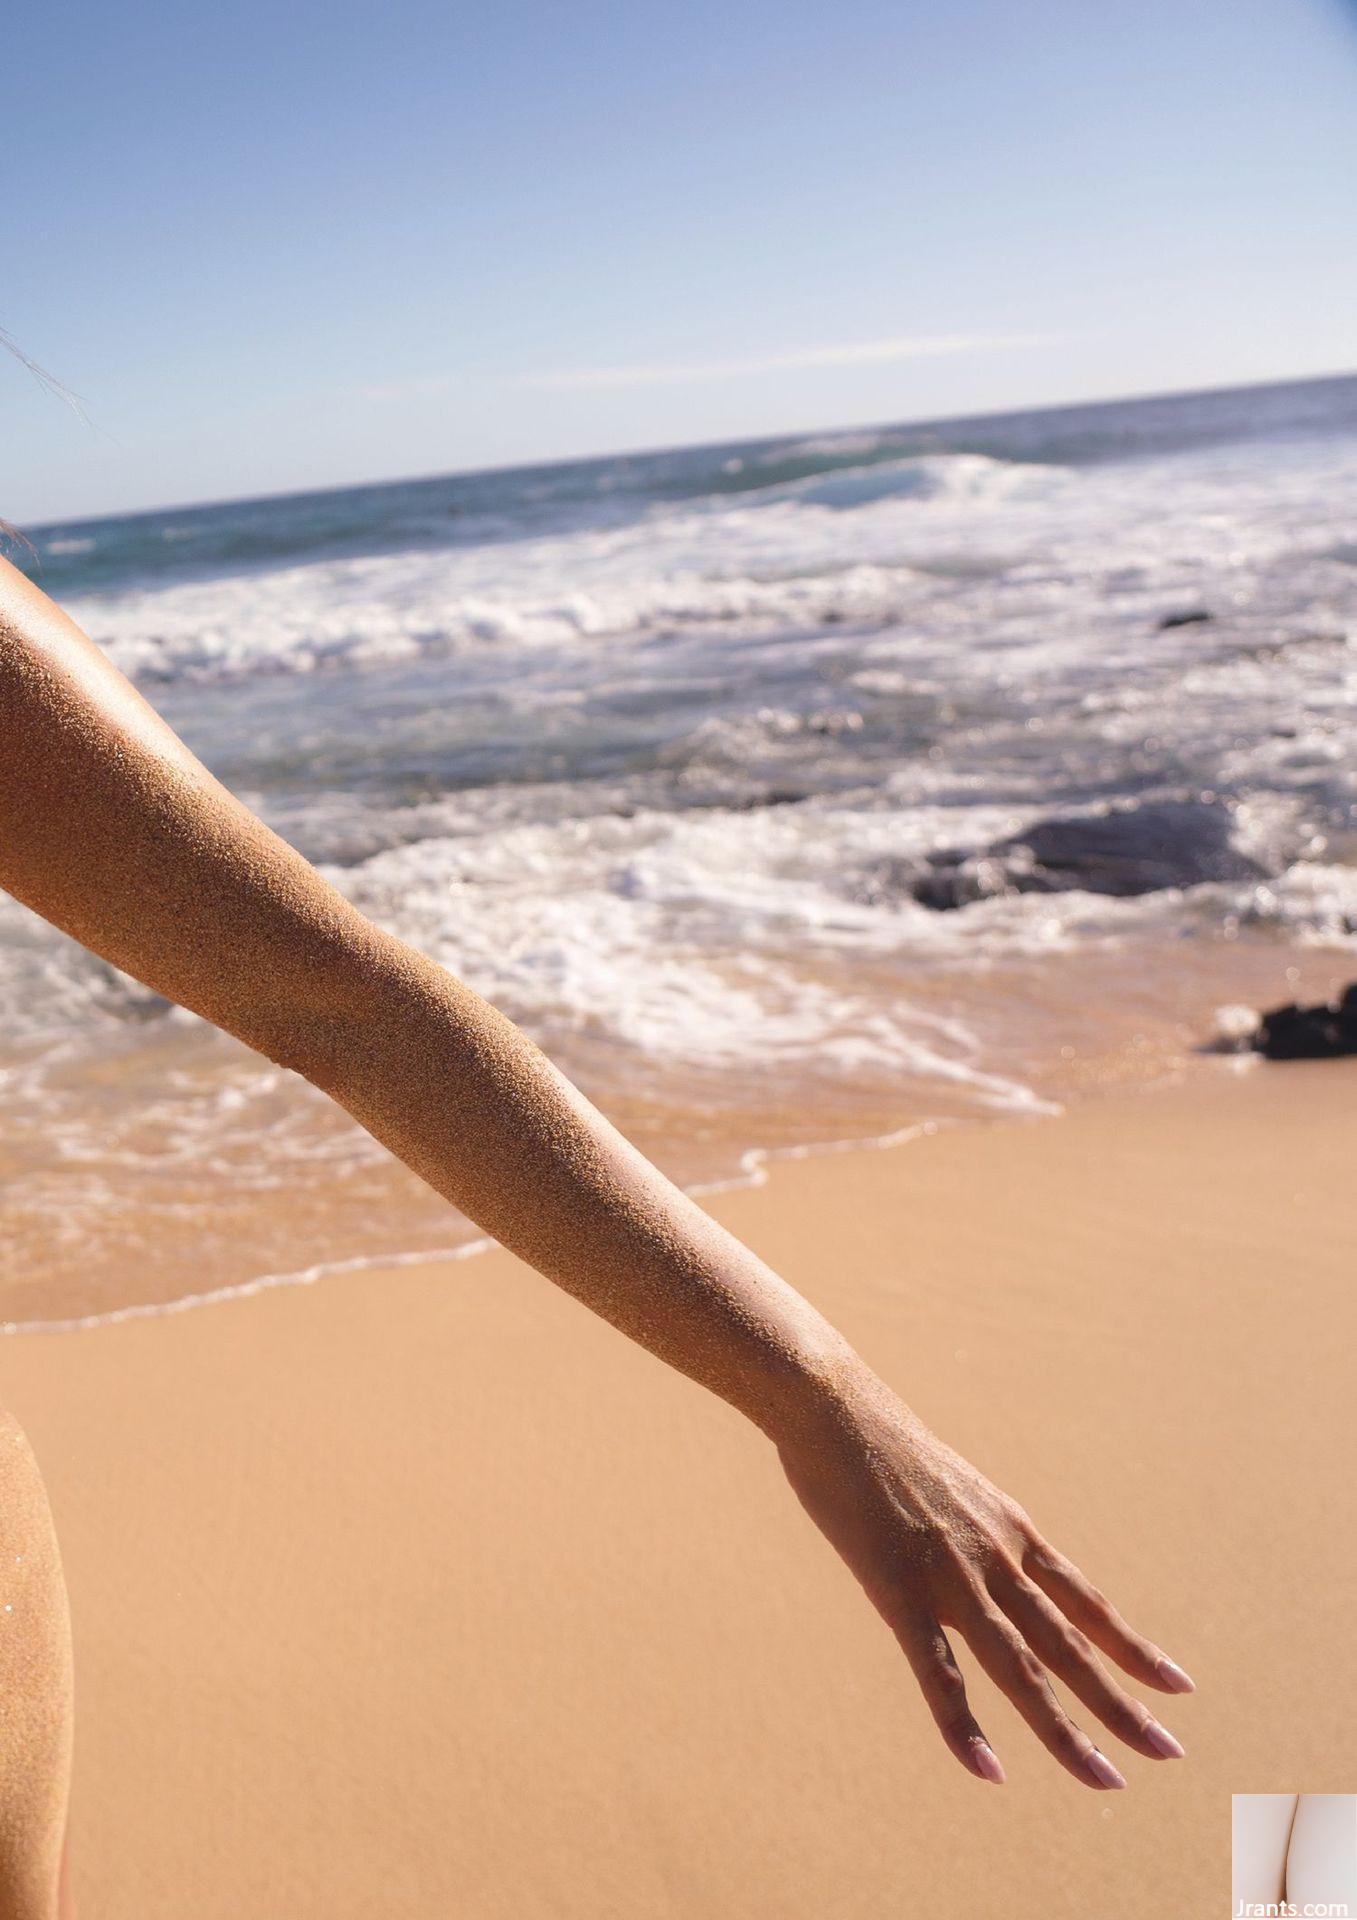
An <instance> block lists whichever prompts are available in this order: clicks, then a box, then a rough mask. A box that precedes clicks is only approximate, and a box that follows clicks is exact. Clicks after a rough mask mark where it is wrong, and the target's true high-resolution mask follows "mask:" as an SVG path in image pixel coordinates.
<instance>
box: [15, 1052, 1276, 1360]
mask: <svg viewBox="0 0 1357 1920" xmlns="http://www.w3.org/2000/svg"><path fill="white" fill-rule="evenodd" d="M1227 1062H1228V1063H1230V1064H1229V1065H1228V1066H1227V1064H1226V1063H1227ZM1267 1064H1268V1063H1266V1062H1264V1061H1263V1060H1262V1059H1261V1058H1259V1057H1257V1056H1251V1055H1249V1054H1248V1053H1247V1052H1239V1053H1235V1054H1229V1053H1217V1054H1215V1055H1210V1054H1209V1053H1208V1050H1206V1049H1201V1050H1199V1052H1198V1054H1197V1055H1196V1056H1195V1057H1193V1058H1190V1059H1185V1060H1181V1061H1179V1062H1178V1063H1177V1064H1175V1065H1173V1066H1168V1067H1165V1068H1164V1069H1163V1070H1162V1071H1161V1072H1160V1073H1159V1074H1158V1075H1156V1076H1155V1077H1154V1078H1151V1079H1149V1080H1146V1081H1144V1082H1141V1083H1138V1084H1135V1083H1133V1084H1132V1085H1130V1086H1128V1085H1127V1084H1126V1083H1118V1084H1116V1085H1113V1086H1110V1087H1109V1086H1097V1085H1095V1086H1087V1085H1085V1086H1083V1087H1080V1088H1079V1089H1078V1090H1077V1091H1075V1092H1073V1093H1071V1091H1070V1090H1068V1089H1067V1090H1066V1091H1065V1098H1064V1099H1061V1100H1054V1099H1048V1098H1043V1097H1042V1096H1039V1095H1035V1094H1034V1095H1033V1099H1032V1104H1031V1106H1030V1108H1028V1109H1025V1110H1024V1109H1020V1108H1017V1107H1009V1108H997V1109H994V1110H992V1111H990V1112H985V1111H983V1110H978V1111H975V1112H972V1113H967V1114H947V1115H941V1116H937V1117H924V1118H920V1119H917V1120H910V1121H907V1122H905V1123H904V1124H903V1125H902V1126H899V1127H895V1128H892V1129H890V1130H889V1131H887V1132H885V1133H881V1134H875V1135H864V1136H849V1137H845V1138H843V1139H838V1140H825V1141H815V1142H797V1143H789V1144H786V1145H782V1146H764V1145H754V1146H750V1147H745V1148H743V1149H741V1150H740V1152H739V1155H738V1162H737V1164H738V1168H739V1171H738V1172H737V1173H735V1174H732V1175H731V1176H729V1177H727V1178H723V1179H716V1180H706V1181H696V1182H693V1183H687V1182H680V1183H678V1184H679V1185H680V1186H681V1187H682V1191H683V1192H685V1193H686V1194H688V1195H690V1196H691V1197H692V1198H694V1199H697V1200H701V1201H706V1200H708V1199H712V1198H717V1197H719V1196H721V1195H724V1194H727V1193H741V1192H746V1191H749V1190H751V1189H757V1188H759V1187H762V1186H764V1185H765V1184H766V1183H767V1181H768V1179H769V1178H770V1176H771V1173H772V1170H773V1169H774V1168H775V1167H776V1166H779V1165H781V1164H783V1163H784V1162H797V1161H801V1160H816V1159H820V1158H822V1157H824V1156H826V1155H834V1154H843V1153H880V1152H886V1151H889V1150H891V1149H893V1148H895V1147H900V1146H906V1145H908V1144H910V1143H911V1142H912V1141H915V1140H919V1139H928V1138H931V1137H932V1136H934V1135H935V1134H937V1133H940V1132H942V1131H950V1130H952V1129H962V1130H965V1131H970V1130H971V1129H973V1128H981V1129H987V1128H990V1127H1004V1126H1019V1125H1022V1126H1026V1125H1031V1124H1033V1123H1035V1122H1039V1121H1051V1120H1060V1119H1064V1118H1065V1117H1067V1116H1068V1115H1069V1114H1070V1113H1071V1112H1077V1111H1079V1110H1081V1109H1082V1108H1083V1107H1084V1105H1085V1104H1086V1103H1090V1102H1091V1103H1093V1104H1096V1103H1097V1102H1098V1101H1100V1100H1105V1099H1109V1098H1112V1099H1115V1098H1117V1097H1119V1096H1121V1095H1123V1094H1129V1093H1131V1092H1135V1093H1137V1094H1140V1095H1144V1096H1147V1097H1151V1098H1153V1097H1156V1096H1158V1095H1160V1094H1164V1093H1168V1092H1171V1091H1172V1090H1174V1089H1175V1088H1177V1087H1178V1086H1180V1085H1182V1084H1184V1083H1185V1082H1195V1081H1196V1080H1197V1079H1198V1076H1199V1075H1200V1074H1210V1073H1212V1072H1213V1071H1215V1072H1221V1071H1230V1070H1231V1068H1232V1069H1233V1071H1234V1072H1235V1073H1243V1072H1252V1071H1254V1070H1255V1069H1257V1068H1261V1067H1264V1066H1265V1065H1267ZM443 1204H447V1203H443ZM450 1211H453V1212H455V1211H456V1210H455V1209H450ZM467 1224H468V1226H470V1227H472V1228H473V1229H474V1227H475V1223H474V1222H473V1221H469V1220H468V1222H467ZM500 1250H501V1249H500V1248H499V1243H498V1241H496V1240H495V1239H494V1238H493V1237H491V1236H489V1235H485V1234H476V1235H475V1237H473V1238H471V1239H469V1240H467V1241H464V1242H460V1243H458V1244H456V1245H454V1246H450V1247H431V1248H426V1249H421V1248H414V1249H393V1250H391V1251H389V1252H380V1253H371V1254H360V1255H356V1256H355V1257H353V1258H352V1259H347V1260H322V1261H317V1262H315V1263H314V1264H313V1265H311V1266H306V1267H300V1268H296V1269H292V1270H289V1271H286V1272H279V1273H262V1274H256V1275H251V1276H250V1277H249V1278H248V1279H245V1280H241V1281H236V1282H232V1283H230V1284H228V1285H226V1286H222V1287H214V1288H212V1289H210V1290H209V1291H207V1292H205V1293H187V1294H181V1295H177V1296H175V1297H174V1298H172V1299H169V1300H152V1301H132V1302H129V1303H128V1304H127V1305H125V1306H118V1307H109V1308H107V1309H105V1310H103V1311H100V1312H95V1313H89V1314H78V1315H72V1316H70V1317H67V1318H61V1319H51V1320H38V1319H34V1320H3V1321H0V1340H7V1339H14V1338H17V1337H19V1336H22V1335H27V1334H69V1333H81V1332H84V1331H86V1330H87V1329H91V1328H95V1327H106V1326H118V1325H121V1324H122V1323H124V1322H125V1321H128V1320H140V1319H147V1318H156V1317H159V1316H161V1315H164V1314H178V1313H187V1312H190V1311H192V1310H193V1309H195V1308H198V1307H213V1306H220V1305H223V1304H225V1303H226V1302H228V1301H231V1300H237V1299H241V1300H243V1299H250V1298H253V1297H254V1296H256V1295H258V1294H261V1293H267V1292H270V1291H272V1290H273V1289H274V1288H278V1287H311V1286H316V1285H318V1284H319V1283H320V1282H322V1281H324V1280H327V1279H331V1278H333V1277H335V1276H337V1275H340V1274H349V1273H363V1272H375V1271H381V1270H384V1269H387V1268H392V1269H396V1268H402V1267H411V1266H430V1265H432V1266H438V1265H441V1264H443V1263H444V1262H447V1261H460V1260H467V1259H471V1258H472V1257H474V1256H478V1255H480V1254H484V1253H492V1252H496V1251H500Z"/></svg>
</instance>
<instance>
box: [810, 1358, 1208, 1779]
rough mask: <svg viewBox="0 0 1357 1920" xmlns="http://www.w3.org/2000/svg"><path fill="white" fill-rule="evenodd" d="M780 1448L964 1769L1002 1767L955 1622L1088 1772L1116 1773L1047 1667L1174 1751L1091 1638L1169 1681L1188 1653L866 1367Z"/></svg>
mask: <svg viewBox="0 0 1357 1920" xmlns="http://www.w3.org/2000/svg"><path fill="white" fill-rule="evenodd" d="M778 1452H779V1455H780V1457H781V1460H782V1464H783V1466H784V1467H785V1469H786V1472H787V1477H788V1479H789V1480H790V1481H791V1483H792V1486H793V1488H794V1489H795V1491H796V1494H797V1496H798V1498H799V1499H800V1501H801V1503H802V1505H803V1506H804V1507H805V1508H806V1510H807V1512H808V1513H809V1514H810V1516H811V1518H812V1519H813V1520H814V1521H815V1523H816V1525H817V1526H818V1527H819V1528H820V1530H821V1531H822V1532H823V1533H824V1534H825V1535H826V1536H827V1537H828V1538H829V1540H830V1541H831V1542H832V1543H833V1545H834V1546H835V1547H836V1548H837V1549H838V1551H839V1553H840V1554H841V1555H842V1556H843V1558H844V1559H845V1560H846V1561H847V1562H848V1565H849V1566H850V1567H851V1568H852V1570H853V1572H854V1573H855V1574H856V1575H857V1577H858V1579H859V1580H860V1581H861V1583H862V1585H863V1587H864V1588H865V1590H866V1592H867V1595H868V1597H869V1598H870V1599H871V1601H872V1603H873V1605H874V1606H875V1607H876V1609H877V1611H878V1612H879V1613H880V1614H881V1616H882V1618H883V1619H884V1620H885V1622H886V1624H887V1626H889V1627H890V1629H891V1631H892V1632H893V1633H894V1634H895V1637H896V1639H897V1640H898V1641H899V1643H900V1645H901V1647H902V1649H903V1650H904V1653H905V1656H906V1658H907V1659H908V1660H909V1663H910V1665H911V1667H912V1668H913V1669H914V1674H915V1678H916V1679H917V1680H918V1682H919V1685H920V1687H921V1688H922V1690H923V1695H924V1698H925V1699H926V1700H927V1702H928V1705H929V1707H930V1708H931V1709H932V1713H933V1717H934V1719H935V1720H936V1721H937V1723H938V1726H939V1728H940V1730H941V1732H942V1736H943V1739H944V1740H945V1741H946V1742H947V1744H948V1746H949V1747H950V1748H951V1749H952V1752H953V1753H954V1754H955V1755H956V1756H957V1758H958V1759H959V1760H960V1761H961V1762H962V1764H963V1765H964V1766H966V1767H968V1768H969V1769H970V1771H971V1772H972V1773H974V1774H977V1775H979V1777H980V1778H981V1779H982V1780H992V1781H994V1782H995V1783H996V1784H998V1783H999V1782H1001V1781H1002V1780H1003V1777H1004V1772H1003V1768H1002V1767H1001V1766H1000V1764H999V1760H998V1757H997V1756H996V1754H995V1752H994V1750H993V1748H992V1747H991V1746H990V1744H989V1742H988V1741H987V1740H986V1738H985V1736H984V1734H983V1733H982V1732H981V1730H980V1727H979V1725H978V1724H977V1722H976V1720H975V1717H974V1715H973V1714H972V1713H971V1710H970V1707H969V1706H968V1704H967V1700H966V1683H965V1681H964V1680H963V1678H962V1676H961V1671H960V1669H959V1667H958V1666H957V1663H956V1659H955V1657H954V1655H953V1652H952V1648H951V1646H950V1645H949V1643H948V1638H947V1633H946V1631H945V1629H947V1628H949V1627H953V1628H955V1629H956V1631H957V1632H958V1633H960V1635H961V1636H962V1638H963V1639H964V1640H965V1642H966V1644H967V1645H968V1646H969V1647H970V1649H971V1652H972V1653H973V1654H974V1655H975V1657H976V1659H977V1660H978V1661H979V1663H980V1665H981V1666H982V1667H983V1668H984V1670H985V1672H986V1673H988V1674H989V1676H990V1678H991V1679H992V1680H993V1681H994V1682H995V1683H996V1684H997V1685H998V1686H999V1687H1001V1688H1002V1689H1003V1691H1004V1692H1005V1693H1006V1694H1007V1695H1008V1697H1009V1699H1010V1700H1012V1702H1013V1703H1014V1705H1015V1706H1016V1707H1017V1709H1018V1711H1019V1712H1020V1713H1021V1714H1022V1716H1023V1718H1024V1719H1025V1720H1026V1721H1027V1723H1028V1725H1029V1726H1030V1727H1031V1728H1032V1730H1033V1732H1034V1733H1035V1734H1036V1735H1037V1738H1038V1739H1039V1740H1041V1741H1043V1742H1044V1744H1045V1745H1046V1746H1047V1747H1049V1748H1050V1750H1051V1752H1052V1753H1053V1754H1054V1755H1055V1757H1056V1759H1057V1760H1059V1761H1060V1762H1061V1763H1062V1765H1064V1766H1065V1767H1068V1769H1069V1771H1070V1772H1071V1773H1072V1774H1073V1775H1074V1776H1075V1778H1076V1779H1077V1780H1081V1781H1083V1783H1084V1785H1085V1786H1089V1787H1124V1786H1125V1785H1126V1782H1125V1780H1124V1779H1123V1778H1122V1776H1121V1774H1120V1773H1119V1772H1118V1771H1117V1769H1116V1767H1114V1766H1113V1764H1112V1762H1111V1761H1110V1760H1109V1759H1108V1758H1107V1757H1106V1755H1105V1754H1103V1753H1101V1752H1100V1751H1099V1750H1098V1748H1097V1747H1096V1746H1095V1745H1094V1744H1093V1742H1092V1740H1090V1738H1089V1737H1088V1735H1087V1734H1086V1733H1085V1732H1084V1731H1083V1730H1082V1728H1080V1727H1078V1726H1076V1725H1075V1724H1074V1722H1073V1721H1072V1720H1071V1719H1070V1718H1069V1716H1068V1715H1067V1714H1066V1712H1065V1710H1064V1708H1063V1707H1062V1706H1061V1705H1060V1702H1059V1701H1058V1700H1057V1699H1056V1697H1055V1694H1054V1693H1053V1692H1052V1689H1051V1684H1050V1682H1051V1679H1052V1678H1055V1679H1058V1680H1061V1681H1063V1682H1064V1683H1065V1685H1066V1686H1067V1687H1068V1688H1069V1690H1070V1692H1071V1693H1073V1694H1075V1695H1077V1697H1078V1698H1079V1699H1080V1700H1082V1701H1083V1702H1084V1704H1085V1706H1087V1707H1088V1708H1090V1709H1091V1711H1092V1712H1093V1713H1095V1714H1096V1715H1097V1716H1098V1718H1099V1719H1100V1720H1101V1721H1102V1722H1103V1723H1104V1725H1105V1726H1108V1727H1110V1728H1111V1730H1112V1731H1113V1733H1115V1734H1117V1735H1118V1737H1119V1738H1120V1739H1122V1740H1124V1741H1125V1742H1126V1744H1127V1745H1128V1746H1130V1747H1134V1748H1135V1750H1136V1752H1137V1753H1143V1754H1146V1755H1148V1756H1149V1757H1150V1758H1151V1759H1178V1758H1180V1757H1181V1756H1182V1751H1183V1749H1182V1748H1181V1747H1180V1746H1179V1744H1178V1742H1177V1741H1176V1740H1175V1739H1174V1737H1173V1735H1172V1734H1171V1733H1169V1732H1168V1731H1167V1730H1166V1729H1165V1728H1164V1727H1161V1726H1160V1725H1159V1723H1158V1721H1157V1720H1155V1719H1154V1718H1153V1717H1152V1716H1151V1714H1150V1713H1149V1712H1148V1711H1147V1710H1146V1708H1145V1707H1143V1706H1142V1705H1141V1703H1140V1702H1139V1701H1138V1700H1135V1699H1133V1698H1132V1697H1131V1695H1130V1694H1129V1693H1127V1692H1126V1690H1125V1689H1124V1688H1123V1687H1122V1686H1120V1685H1119V1683H1118V1682H1117V1681H1116V1680H1115V1679H1114V1678H1113V1677H1112V1675H1111V1674H1110V1673H1109V1672H1108V1671H1107V1669H1106V1667H1104V1665H1103V1664H1102V1662H1101V1661H1100V1660H1099V1659H1098V1657H1097V1654H1096V1652H1095V1651H1094V1649H1095V1647H1099V1648H1101V1649H1102V1651H1103V1652H1104V1653H1108V1654H1110V1655H1111V1656H1112V1658H1113V1659H1114V1660H1115V1661H1116V1662H1117V1663H1118V1665H1120V1666H1122V1667H1124V1668H1125V1670H1126V1671H1127V1672H1128V1673H1129V1674H1131V1675H1132V1676H1133V1677H1134V1678H1135V1679H1136V1680H1138V1681H1140V1682H1141V1683H1142V1684H1144V1685H1145V1686H1149V1687H1156V1688H1158V1689H1159V1690H1160V1691H1161V1692H1164V1693H1190V1692H1191V1690H1192V1681H1191V1680H1190V1679H1189V1678H1188V1676H1187V1675H1186V1674H1185V1673H1184V1672H1183V1670H1182V1668H1181V1667H1179V1666H1176V1665H1175V1664H1174V1662H1173V1661H1172V1660H1170V1659H1169V1658H1168V1656H1167V1655H1166V1654H1163V1653H1161V1652H1160V1650H1159V1648H1158V1647H1155V1646H1152V1645H1151V1643H1150V1642H1149V1641H1148V1640H1143V1639H1142V1638H1141V1637H1140V1635H1139V1634H1137V1633H1133V1632H1132V1631H1131V1629H1130V1627H1128V1626H1127V1624H1126V1622H1125V1621H1124V1620H1123V1619H1122V1618H1121V1616H1120V1614H1118V1613H1117V1612H1116V1610H1115V1609H1114V1608H1113V1607H1112V1606H1111V1605H1110V1603H1109V1602H1108V1601H1107V1600H1105V1599H1104V1598H1103V1596H1102V1594H1101V1593H1099V1592H1098V1590H1097V1588H1096V1587H1093V1586H1090V1584H1089V1583H1088V1581H1087V1580H1086V1579H1085V1578H1084V1576H1083V1575H1082V1574H1081V1573H1080V1572H1079V1569H1078V1568H1077V1567H1075V1566H1073V1565H1072V1564H1071V1562H1070V1561H1068V1560H1067V1559H1066V1558H1065V1557H1064V1555H1063V1554H1061V1553H1058V1552H1057V1551H1056V1549H1055V1548H1054V1547H1053V1546H1051V1545H1050V1543H1049V1542H1048V1541H1047V1540H1045V1539H1044V1538H1043V1536H1042V1535H1041V1534H1040V1533H1038V1531H1037V1529H1036V1528H1035V1527H1034V1526H1033V1524H1032V1522H1031V1521H1030V1520H1029V1519H1028V1517H1027V1515H1026V1514H1025V1513H1024V1512H1023V1510H1022V1508H1021V1507H1019V1506H1018V1505H1017V1503H1016V1502H1015V1501H1013V1500H1010V1499H1009V1498H1008V1496H1007V1494H1004V1493H1001V1492H1000V1491H999V1489H998V1488H997V1487H996V1486H994V1485H993V1484H992V1483H991V1482H990V1481H988V1480H986V1479H985V1477H984V1475H983V1474H980V1473H977V1472H976V1470H975V1468H974V1467H972V1466H971V1465H969V1464H968V1462H967V1461H965V1460H963V1459H962V1458H961V1456H960V1455H959V1454H956V1453H954V1452H953V1451H952V1449H951V1448H950V1447H948V1446H945V1445H944V1444H943V1442H942V1441H941V1440H939V1439H938V1437H937V1436H936V1434H933V1433H931V1432H930V1431H929V1429H928V1428H927V1427H926V1426H924V1424H923V1423H922V1421H920V1420H918V1419H916V1418H915V1416H914V1415H913V1414H912V1413H911V1412H910V1411H909V1409H908V1408H907V1407H905V1406H904V1405H903V1404H902V1402H901V1401H899V1400H898V1399H897V1398H896V1396H895V1395H894V1394H893V1393H891V1392H890V1390H889V1389H888V1388H887V1387H885V1386H884V1385H883V1384H882V1383H881V1381H879V1380H877V1379H876V1377H875V1376H874V1375H872V1374H870V1373H869V1372H867V1371H866V1370H865V1369H864V1371H863V1373H862V1375H861V1376H858V1375H855V1376H854V1378H853V1381H852V1383H851V1385H850V1386H849V1387H848V1388H847V1389H846V1390H845V1391H843V1392H841V1393H840V1394H839V1395H838V1396H837V1398H836V1400H835V1403H834V1407H833V1410H832V1412H831V1414H830V1415H829V1417H828V1418H825V1417H822V1416H820V1415H817V1416H816V1417H815V1418H814V1419H813V1420H811V1421H809V1422H808V1423H807V1424H806V1426H805V1427H803V1428H802V1429H801V1430H800V1431H798V1433H797V1434H796V1435H795V1437H793V1438H787V1437H786V1436H781V1437H779V1440H778Z"/></svg>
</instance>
